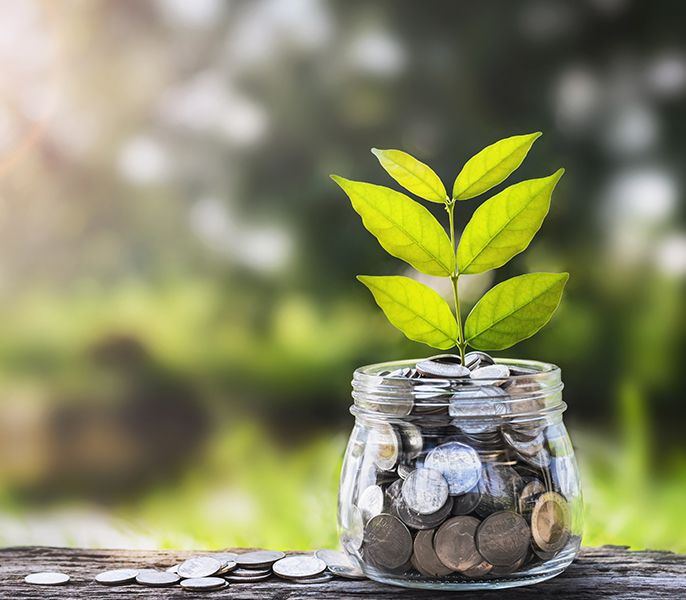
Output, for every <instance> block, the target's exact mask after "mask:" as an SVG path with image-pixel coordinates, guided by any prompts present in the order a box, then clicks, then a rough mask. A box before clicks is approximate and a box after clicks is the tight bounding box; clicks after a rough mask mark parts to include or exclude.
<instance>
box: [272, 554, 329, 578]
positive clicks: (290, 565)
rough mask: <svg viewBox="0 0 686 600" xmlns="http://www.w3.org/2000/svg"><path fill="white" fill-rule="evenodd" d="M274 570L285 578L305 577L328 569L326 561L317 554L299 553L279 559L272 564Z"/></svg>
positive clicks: (313, 575)
mask: <svg viewBox="0 0 686 600" xmlns="http://www.w3.org/2000/svg"><path fill="white" fill-rule="evenodd" d="M272 571H274V574H275V575H278V576H279V577H283V578H284V579H303V578H306V577H315V576H316V575H320V574H321V573H323V572H324V571H326V563H325V562H324V561H323V560H322V559H320V558H317V557H316V556H308V555H301V554H298V555H294V556H287V557H286V558H282V559H281V560H277V561H276V562H275V563H274V564H273V565H272Z"/></svg>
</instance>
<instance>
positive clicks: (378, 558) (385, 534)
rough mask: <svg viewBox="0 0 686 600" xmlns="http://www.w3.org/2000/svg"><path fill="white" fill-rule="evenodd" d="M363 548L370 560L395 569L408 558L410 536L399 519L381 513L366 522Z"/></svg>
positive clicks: (409, 555)
mask: <svg viewBox="0 0 686 600" xmlns="http://www.w3.org/2000/svg"><path fill="white" fill-rule="evenodd" d="M363 548H364V553H365V556H368V557H369V558H370V559H371V560H372V562H374V563H376V564H377V565H379V566H381V567H387V568H389V569H395V568H397V567H400V566H401V565H403V564H405V563H406V562H407V561H408V560H410V557H411V556H412V536H411V535H410V532H409V530H408V529H407V527H405V525H404V524H403V522H402V521H401V520H400V519H398V518H397V517H394V516H393V515H389V514H386V513H383V514H380V515H377V516H376V517H374V518H372V519H371V520H370V521H369V522H368V523H367V525H366V527H365V532H364V545H363Z"/></svg>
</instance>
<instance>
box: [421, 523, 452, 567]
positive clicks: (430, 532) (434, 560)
mask: <svg viewBox="0 0 686 600" xmlns="http://www.w3.org/2000/svg"><path fill="white" fill-rule="evenodd" d="M434 533H435V530H434V529H427V530H424V531H418V532H417V535H415V537H414V543H413V550H414V553H413V555H412V562H413V564H414V566H415V567H416V569H417V570H418V571H419V572H420V573H421V574H422V575H426V576H427V577H443V576H445V575H449V574H450V573H452V572H453V570H452V569H451V568H450V567H446V566H445V565H444V564H443V563H442V562H441V560H440V559H439V558H438V556H437V555H436V551H435V550H434Z"/></svg>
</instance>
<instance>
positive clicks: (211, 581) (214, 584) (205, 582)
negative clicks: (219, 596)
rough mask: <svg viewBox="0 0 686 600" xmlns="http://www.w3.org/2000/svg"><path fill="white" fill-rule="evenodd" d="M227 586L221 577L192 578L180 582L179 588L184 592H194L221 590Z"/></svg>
mask: <svg viewBox="0 0 686 600" xmlns="http://www.w3.org/2000/svg"><path fill="white" fill-rule="evenodd" d="M228 585H229V584H228V583H227V581H226V580H225V579H222V578H221V577H192V578H190V579H183V580H182V581H181V587H182V588H183V589H184V590H191V591H194V592H203V591H205V592H211V591H214V590H222V589H224V588H225V587H227V586H228Z"/></svg>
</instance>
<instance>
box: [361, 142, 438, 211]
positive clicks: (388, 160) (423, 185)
mask: <svg viewBox="0 0 686 600" xmlns="http://www.w3.org/2000/svg"><path fill="white" fill-rule="evenodd" d="M372 154H373V155H374V156H376V158H378V159H379V162H380V163H381V166H382V167H383V168H384V169H385V170H386V172H387V173H388V174H389V175H390V176H391V177H393V179H395V180H396V181H397V182H398V183H399V184H400V185H402V186H403V187H404V188H405V189H406V190H409V191H410V192H412V193H413V194H415V195H416V196H419V197H420V198H424V200H429V201H431V202H438V203H440V204H443V203H444V202H445V201H446V200H447V199H448V193H447V192H446V191H445V186H444V185H443V182H442V181H441V180H440V178H439V177H438V175H436V173H434V171H433V169H432V168H431V167H429V166H428V165H425V164H424V163H423V162H420V161H418V160H417V159H416V158H415V157H414V156H411V155H410V154H408V153H407V152H403V151H402V150H379V149H378V148H372Z"/></svg>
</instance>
